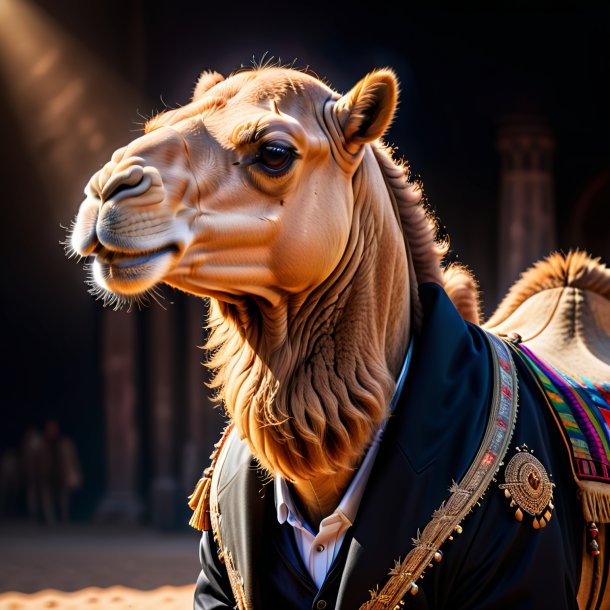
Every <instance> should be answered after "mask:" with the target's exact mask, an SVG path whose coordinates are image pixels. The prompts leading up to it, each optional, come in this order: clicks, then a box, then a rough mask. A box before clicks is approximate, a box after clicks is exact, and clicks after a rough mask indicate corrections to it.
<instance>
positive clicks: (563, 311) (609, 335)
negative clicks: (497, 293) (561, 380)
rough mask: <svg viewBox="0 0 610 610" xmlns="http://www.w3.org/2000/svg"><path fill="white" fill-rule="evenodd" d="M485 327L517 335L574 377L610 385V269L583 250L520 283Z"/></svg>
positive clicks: (536, 269)
mask: <svg viewBox="0 0 610 610" xmlns="http://www.w3.org/2000/svg"><path fill="white" fill-rule="evenodd" d="M484 328H485V329H487V330H489V331H491V332H493V333H495V334H497V335H499V336H505V337H506V336H509V337H510V336H511V333H515V335H514V336H515V337H516V335H518V336H519V338H520V339H519V338H517V339H518V340H520V342H521V343H523V344H524V345H526V346H527V347H528V349H530V350H531V351H532V352H534V353H535V354H537V355H538V356H540V357H541V358H542V359H544V360H546V361H547V362H549V363H551V364H552V365H553V366H556V367H558V368H559V369H561V370H563V371H566V372H568V373H572V374H577V375H582V376H585V377H587V378H589V379H591V380H593V381H600V382H604V383H607V382H608V381H609V380H610V269H608V268H607V267H606V266H605V265H604V264H603V263H602V262H601V260H600V259H599V258H593V257H591V256H590V255H589V254H587V253H586V252H584V251H582V250H572V251H569V252H568V253H567V254H563V253H554V254H551V255H550V256H548V257H547V258H545V259H543V260H541V261H538V262H537V263H535V264H534V265H533V266H532V267H530V268H529V269H528V270H527V271H525V272H524V273H523V274H522V275H521V278H520V279H519V280H518V281H517V282H515V284H514V285H513V286H512V288H511V289H510V290H509V292H508V294H507V295H506V296H505V297H504V299H503V301H502V302H501V303H500V305H499V306H498V308H497V309H496V311H495V312H494V314H493V315H492V316H491V318H490V319H489V320H488V321H487V323H485V324H484Z"/></svg>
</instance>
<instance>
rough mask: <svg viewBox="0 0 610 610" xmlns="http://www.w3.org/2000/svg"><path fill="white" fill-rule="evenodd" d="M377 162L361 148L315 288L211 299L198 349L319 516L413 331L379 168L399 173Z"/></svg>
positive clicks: (241, 418)
mask: <svg viewBox="0 0 610 610" xmlns="http://www.w3.org/2000/svg"><path fill="white" fill-rule="evenodd" d="M383 155H386V153H385V152H384V151H382V150H380V149H375V150H374V149H373V148H371V147H367V149H366V151H365V157H364V160H363V162H362V163H361V165H360V167H359V168H358V170H357V171H356V173H355V175H354V178H353V189H354V215H353V223H352V229H351V234H350V237H349V241H348V244H347V247H346V250H345V253H344V255H343V257H342V260H341V262H340V263H339V265H338V266H337V268H336V269H335V270H334V272H333V273H332V274H331V276H330V277H329V278H327V280H326V281H325V282H324V283H323V284H322V285H320V286H319V287H317V288H316V289H314V290H313V291H311V292H310V293H308V294H306V295H303V296H301V297H300V298H296V297H286V299H285V301H284V302H283V303H282V304H281V306H279V307H273V308H271V307H269V306H268V305H266V304H265V303H260V302H255V301H253V300H243V301H241V302H239V303H237V304H228V303H225V302H221V301H217V300H211V307H210V324H209V325H210V328H211V334H210V340H209V342H208V345H207V347H208V348H209V349H210V350H211V359H210V362H209V365H210V367H211V368H212V369H213V370H214V371H215V373H216V374H215V378H214V381H213V386H215V387H216V388H217V390H218V399H219V400H222V401H223V402H224V405H225V408H226V409H227V412H228V413H229V415H230V416H231V418H232V419H233V420H234V421H235V424H236V427H237V430H238V431H239V433H240V435H241V436H242V438H245V439H246V440H247V442H248V443H249V445H250V448H251V450H252V452H253V454H254V455H255V456H256V457H257V458H258V460H259V462H260V464H261V466H262V467H263V468H265V469H266V470H267V471H268V472H269V473H272V474H275V473H280V474H281V475H282V476H283V477H285V478H286V479H288V480H289V481H291V482H292V483H293V484H294V485H295V486H296V487H297V490H298V492H299V496H300V497H301V499H302V500H303V502H304V503H305V504H307V505H308V506H307V507H306V510H307V509H310V510H307V512H309V513H310V515H311V514H312V511H313V513H317V512H320V513H321V515H320V518H321V517H323V516H324V515H323V513H324V512H326V511H328V510H329V509H330V510H331V511H332V509H333V508H334V506H336V503H337V502H338V500H339V499H340V497H341V494H342V493H343V492H344V490H345V488H346V486H347V484H348V483H349V480H350V479H351V476H352V474H353V471H354V469H355V468H356V467H357V466H358V464H359V462H360V460H361V459H362V457H363V455H364V453H365V451H366V448H367V446H368V444H369V443H370V441H371V440H372V437H373V435H374V434H375V432H376V430H377V429H378V427H379V425H380V423H381V422H382V420H383V419H384V418H385V417H386V416H387V414H388V403H389V401H390V398H391V395H392V393H393V391H394V386H395V379H396V377H397V374H398V371H399V369H400V367H401V365H402V361H403V358H404V354H405V351H406V348H407V345H408V340H409V335H410V332H411V324H410V318H411V302H412V297H413V295H414V294H415V295H416V290H417V286H416V280H415V277H414V276H415V271H414V269H413V266H412V265H411V267H410V269H409V265H408V260H407V254H406V252H405V242H404V239H403V234H402V231H401V229H400V226H399V224H398V222H397V214H398V215H400V216H402V212H404V210H402V209H401V206H400V201H398V208H399V209H398V210H397V209H396V208H395V205H396V203H397V202H396V197H394V199H393V198H392V195H391V191H389V190H388V180H390V181H391V180H392V179H395V180H398V178H397V175H394V176H392V175H390V176H389V177H388V171H385V172H384V171H382V169H383V168H384V163H386V164H388V163H389V165H387V168H386V170H387V169H391V168H394V169H396V170H397V171H401V170H400V169H399V168H397V167H396V166H394V165H393V164H392V162H391V161H390V160H389V157H387V155H386V156H385V157H384V156H383ZM401 176H402V182H404V181H405V175H404V170H402V173H401ZM399 199H400V197H399ZM439 274H440V271H439ZM409 275H411V276H412V277H411V279H410V280H409ZM410 283H411V290H410V287H409V284H410ZM413 289H414V290H413ZM324 481H326V483H323V482H324ZM328 481H330V483H329V482H328ZM306 487H308V488H309V487H311V488H312V493H311V494H308V492H307V491H306V489H305V488H306ZM314 498H315V502H314ZM316 503H317V504H318V507H319V511H318V510H317V509H316V510H314V509H315V507H313V506H311V505H312V504H316ZM322 504H323V505H324V506H321V505H322ZM314 519H315V520H316V521H319V519H318V518H317V516H316V515H314Z"/></svg>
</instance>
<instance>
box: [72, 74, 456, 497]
mask: <svg viewBox="0 0 610 610" xmlns="http://www.w3.org/2000/svg"><path fill="white" fill-rule="evenodd" d="M397 90H398V86H397V81H396V78H395V76H394V74H393V73H392V72H391V71H390V70H378V71H375V72H372V73H371V74H369V75H367V76H366V77H365V78H363V79H362V80H361V81H360V82H359V83H357V84H356V85H355V86H354V87H353V88H352V89H351V90H350V91H349V92H348V93H347V94H345V95H342V96H341V95H339V94H338V93H336V92H334V91H333V90H331V89H330V88H329V87H328V86H326V85H325V84H324V83H323V82H321V81H320V80H319V79H317V78H314V77H313V76H310V75H308V74H305V73H303V72H299V71H296V70H291V69H284V68H277V67H266V68H262V69H257V70H253V71H248V72H240V73H237V74H234V75H232V76H231V77H229V78H227V79H223V78H222V77H221V76H220V75H218V74H216V73H204V74H203V75H202V76H201V78H200V80H199V83H198V84H197V87H196V89H195V93H194V96H193V99H192V101H191V102H190V103H189V104H187V105H186V106H184V107H181V108H178V109H176V110H170V111H167V112H164V113H163V114H161V115H159V116H157V117H155V118H154V119H152V120H151V121H149V122H148V124H147V125H146V129H145V133H144V135H142V136H141V137H139V138H137V139H136V140H134V141H133V142H131V143H130V144H128V145H127V146H125V147H124V148H121V149H119V150H117V151H116V152H115V153H114V155H113V156H112V158H111V160H110V162H108V163H107V164H106V165H105V166H104V167H102V169H101V170H100V171H98V172H97V173H96V174H95V175H94V176H93V177H92V178H91V180H90V181H89V184H88V185H87V188H86V191H85V192H86V195H87V197H86V199H85V201H84V202H83V203H82V205H81V208H80V211H79V213H78V216H77V218H76V221H75V224H74V227H73V230H72V234H71V245H72V248H73V249H74V251H75V252H77V253H78V254H80V255H82V256H91V257H93V259H94V260H93V266H92V269H93V282H94V284H95V286H94V289H95V290H97V291H99V293H100V294H102V295H103V296H104V297H105V298H108V299H111V300H112V299H126V300H129V299H130V298H136V299H137V298H139V296H140V295H143V294H145V293H146V292H147V291H149V290H154V287H155V285H156V284H158V283H166V284H169V285H171V286H174V287H177V288H179V289H181V290H183V291H186V292H189V293H192V294H195V295H201V296H207V297H210V319H209V326H210V328H211V338H210V340H209V341H208V348H210V350H211V353H212V359H211V363H210V366H211V367H212V368H213V369H214V370H215V372H216V374H215V378H214V384H215V386H216V388H217V389H218V398H219V400H222V402H223V403H224V405H225V408H226V410H227V412H228V413H229V415H230V417H231V418H232V419H233V420H234V421H235V423H236V427H237V429H238V431H239V433H240V436H241V437H242V438H246V439H247V440H248V442H249V444H250V447H251V449H252V452H253V453H254V454H255V455H256V456H257V457H258V458H259V462H260V463H261V464H262V465H263V466H264V467H265V468H266V469H267V470H269V471H272V472H280V473H282V474H283V475H284V476H286V477H287V478H289V479H290V480H292V481H311V480H312V479H318V480H319V479H320V477H326V481H331V482H332V481H338V480H339V478H340V477H334V478H333V477H332V476H329V475H336V474H337V473H339V472H341V471H344V474H345V473H347V475H349V470H350V469H351V468H353V467H354V465H355V464H356V463H357V462H358V460H359V459H360V458H361V456H362V454H363V451H364V449H365V447H366V446H367V443H368V442H370V440H371V438H372V436H373V434H374V433H375V430H376V429H377V428H378V426H379V424H380V423H381V421H382V420H383V418H384V417H386V416H387V414H388V413H387V409H388V403H389V399H390V397H391V395H392V392H393V390H394V384H395V379H396V376H397V374H398V371H399V370H400V368H401V366H402V362H403V359H404V355H405V351H406V346H407V345H408V339H409V334H410V325H411V322H412V321H413V323H414V324H416V323H417V315H418V314H417V312H418V310H417V304H418V296H417V283H418V282H426V281H436V282H439V283H440V282H441V281H442V280H441V270H440V257H441V254H442V252H441V249H440V248H439V247H438V245H437V244H435V242H434V224H433V222H432V221H431V220H430V218H429V216H428V215H427V214H426V212H425V210H424V209H423V207H422V205H420V199H421V189H420V185H417V184H413V183H411V182H410V181H409V180H408V170H407V168H406V167H405V166H403V165H401V164H397V163H395V162H394V161H393V160H392V157H391V153H390V151H389V150H388V149H386V148H384V147H383V146H382V145H381V144H380V143H379V142H377V140H378V139H379V138H380V137H381V136H382V135H383V133H384V132H385V130H386V128H387V127H388V125H389V123H390V122H391V120H392V118H393V115H394V111H395V108H396V103H397ZM453 283H454V284H455V285H456V286H457V288H458V289H459V290H460V291H461V292H464V290H462V288H461V286H462V282H461V280H460V279H459V274H458V275H456V274H454V280H453ZM456 290H457V289H456ZM347 475H346V477H344V478H343V479H342V480H343V482H345V480H347ZM337 486H339V483H337ZM335 492H337V493H338V487H337V489H335V490H334V492H333V493H335Z"/></svg>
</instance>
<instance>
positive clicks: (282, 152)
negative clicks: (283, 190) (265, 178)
mask: <svg viewBox="0 0 610 610" xmlns="http://www.w3.org/2000/svg"><path fill="white" fill-rule="evenodd" d="M295 156H296V155H295V152H294V150H293V149H292V148H289V147H288V146H286V145H285V144H265V145H264V146H262V147H261V148H260V150H259V151H258V155H257V157H256V160H257V162H258V164H259V165H260V166H261V168H262V169H263V170H265V171H266V172H267V173H268V174H281V173H283V172H285V171H287V170H288V168H289V167H290V166H291V165H292V162H293V161H294V159H295Z"/></svg>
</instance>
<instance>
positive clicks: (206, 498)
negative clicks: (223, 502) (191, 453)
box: [188, 422, 234, 532]
mask: <svg viewBox="0 0 610 610" xmlns="http://www.w3.org/2000/svg"><path fill="white" fill-rule="evenodd" d="M233 426H234V424H233V422H230V423H229V424H228V425H227V427H226V428H225V429H224V432H223V433H222V436H221V437H220V440H219V441H218V442H217V443H216V444H215V445H214V451H213V452H212V455H211V456H210V459H211V460H212V463H211V464H210V465H209V466H208V467H207V468H206V469H205V470H204V471H203V476H202V477H201V478H200V479H199V481H197V485H195V489H194V490H193V493H192V494H191V495H190V496H189V497H188V501H189V508H190V509H191V510H192V511H193V514H192V516H191V518H190V520H189V525H190V526H191V527H194V528H195V529H196V530H199V531H200V532H209V531H210V530H211V529H212V521H211V519H210V490H211V488H212V474H213V473H214V467H215V466H216V461H217V460H218V456H219V455H220V451H221V450H222V446H223V445H224V444H225V441H226V440H227V439H228V438H229V435H230V434H231V430H233Z"/></svg>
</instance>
